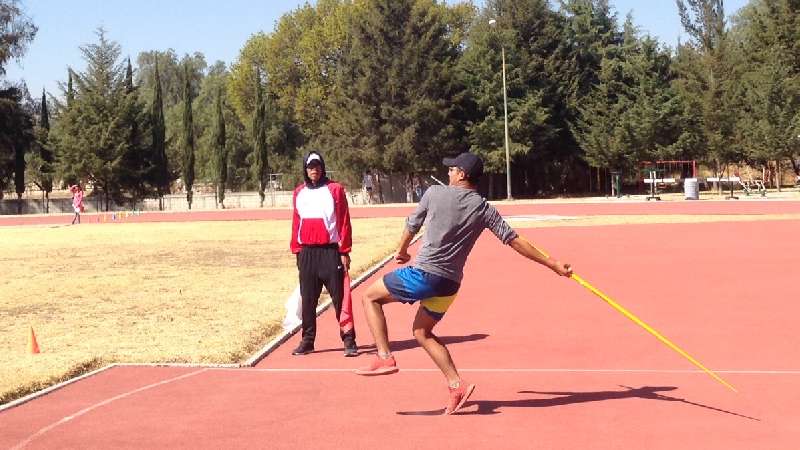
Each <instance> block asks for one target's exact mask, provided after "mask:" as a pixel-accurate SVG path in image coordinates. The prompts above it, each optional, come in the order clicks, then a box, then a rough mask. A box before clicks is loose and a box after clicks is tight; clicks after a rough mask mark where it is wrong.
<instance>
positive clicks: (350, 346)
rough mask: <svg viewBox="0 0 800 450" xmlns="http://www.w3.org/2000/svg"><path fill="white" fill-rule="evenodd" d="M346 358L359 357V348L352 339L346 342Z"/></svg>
mask: <svg viewBox="0 0 800 450" xmlns="http://www.w3.org/2000/svg"><path fill="white" fill-rule="evenodd" d="M344 356H347V357H353V356H358V346H357V345H356V341H354V340H352V339H346V340H345V341H344Z"/></svg>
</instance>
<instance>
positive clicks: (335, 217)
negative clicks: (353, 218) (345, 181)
mask: <svg viewBox="0 0 800 450" xmlns="http://www.w3.org/2000/svg"><path fill="white" fill-rule="evenodd" d="M292 204H293V206H294V214H293V215H292V240H291V243H290V247H291V249H292V253H299V252H300V249H301V248H302V247H303V246H304V245H326V244H338V245H339V253H341V254H346V253H350V249H351V247H352V246H353V229H352V228H351V226H350V210H349V209H348V206H347V197H346V196H345V192H344V186H342V185H341V184H339V183H337V182H335V181H330V180H329V181H328V182H327V183H326V184H325V185H323V186H320V187H315V188H309V187H308V186H307V185H306V184H305V183H303V184H301V185H300V186H297V188H295V190H294V196H293V199H292Z"/></svg>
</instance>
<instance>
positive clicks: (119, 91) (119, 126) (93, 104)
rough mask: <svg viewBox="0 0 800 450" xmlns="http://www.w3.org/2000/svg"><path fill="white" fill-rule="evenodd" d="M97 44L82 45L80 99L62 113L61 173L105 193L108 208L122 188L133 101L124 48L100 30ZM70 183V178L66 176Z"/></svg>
mask: <svg viewBox="0 0 800 450" xmlns="http://www.w3.org/2000/svg"><path fill="white" fill-rule="evenodd" d="M97 35H98V42H97V43H95V44H89V45H85V46H82V47H80V50H81V53H82V54H83V58H84V60H85V61H86V70H85V71H84V72H74V71H73V73H72V74H73V81H74V82H75V97H74V100H73V101H72V105H71V106H68V107H67V110H66V111H65V113H64V114H62V115H61V116H60V117H59V121H58V125H59V126H58V128H57V129H56V128H54V130H53V131H54V132H55V134H56V135H57V137H58V148H59V152H60V155H59V158H57V160H58V162H59V166H60V171H61V173H62V174H63V175H64V177H65V179H66V178H71V177H74V178H75V179H74V180H72V181H79V180H81V181H84V182H90V183H91V184H92V185H93V186H94V188H95V189H96V190H98V191H100V192H101V193H102V195H103V200H104V207H105V209H106V210H108V208H109V207H110V203H111V200H112V198H118V197H119V196H120V195H121V192H122V185H121V180H122V176H123V174H124V171H125V167H124V163H123V161H124V157H125V155H126V154H127V153H128V150H129V145H130V143H129V140H130V122H129V120H128V118H129V115H130V102H129V101H128V94H127V92H126V89H125V67H124V66H122V65H121V64H119V63H118V60H119V56H120V46H119V44H117V43H116V42H114V41H110V40H109V39H107V37H106V32H105V30H103V29H102V28H101V29H99V30H98V32H97ZM67 181H69V180H67Z"/></svg>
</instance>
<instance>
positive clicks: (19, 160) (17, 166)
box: [14, 140, 27, 214]
mask: <svg viewBox="0 0 800 450" xmlns="http://www.w3.org/2000/svg"><path fill="white" fill-rule="evenodd" d="M26 144H27V143H25V142H23V141H21V140H18V141H17V142H16V143H15V145H14V187H15V190H16V192H17V214H22V194H23V193H24V192H25V151H26V150H27V145H26Z"/></svg>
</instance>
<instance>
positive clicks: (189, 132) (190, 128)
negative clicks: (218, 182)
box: [183, 65, 194, 209]
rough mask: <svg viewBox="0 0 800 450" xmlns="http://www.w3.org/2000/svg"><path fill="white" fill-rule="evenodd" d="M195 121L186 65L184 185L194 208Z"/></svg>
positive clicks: (188, 199) (187, 199)
mask: <svg viewBox="0 0 800 450" xmlns="http://www.w3.org/2000/svg"><path fill="white" fill-rule="evenodd" d="M193 122H194V121H193V120H192V86H191V80H190V79H189V66H188V65H187V66H184V84H183V157H184V159H183V185H184V186H185V188H186V202H187V203H188V204H189V209H192V194H193V192H192V187H193V185H194V123H193Z"/></svg>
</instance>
